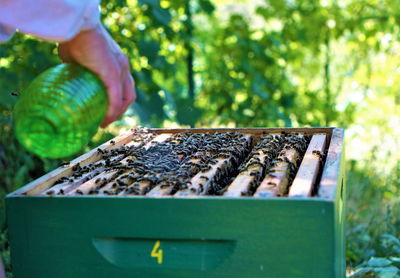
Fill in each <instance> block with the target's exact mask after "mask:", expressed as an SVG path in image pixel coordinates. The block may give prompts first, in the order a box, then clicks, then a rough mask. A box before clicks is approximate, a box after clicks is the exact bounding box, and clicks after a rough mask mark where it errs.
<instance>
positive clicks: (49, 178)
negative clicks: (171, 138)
mask: <svg viewBox="0 0 400 278" xmlns="http://www.w3.org/2000/svg"><path fill="white" fill-rule="evenodd" d="M135 131H136V129H133V130H130V131H128V132H126V133H124V134H121V135H119V136H117V137H115V138H114V139H112V140H110V141H108V142H106V143H104V144H102V145H100V146H99V147H97V148H95V149H93V150H91V151H89V152H87V153H85V154H83V155H81V156H79V157H78V158H76V159H74V160H72V161H71V162H70V164H69V165H68V166H61V167H59V168H57V169H55V170H53V171H51V172H50V173H48V174H46V175H44V176H42V177H40V178H38V179H36V180H34V181H32V182H30V183H29V184H27V185H26V186H24V187H23V188H21V189H19V190H17V191H15V192H14V194H17V195H18V194H26V195H37V194H40V192H42V191H44V190H46V189H48V188H49V187H50V186H52V185H53V183H54V182H55V181H56V180H58V179H59V178H61V177H65V176H69V175H71V174H72V167H73V166H74V165H77V164H78V163H79V164H80V165H81V166H85V165H88V164H90V163H94V162H96V161H98V160H99V159H101V155H100V154H99V153H98V152H97V149H98V148H101V149H104V150H112V149H115V148H118V147H120V146H122V145H124V144H126V143H128V142H129V141H131V140H132V139H133V138H134V137H135ZM111 141H113V144H112V143H111Z"/></svg>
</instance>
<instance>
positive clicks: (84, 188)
mask: <svg viewBox="0 0 400 278" xmlns="http://www.w3.org/2000/svg"><path fill="white" fill-rule="evenodd" d="M171 136H172V134H170V133H163V134H159V135H157V136H156V137H155V138H154V139H153V140H151V141H150V142H149V143H147V144H146V145H145V146H144V148H145V149H149V148H150V147H151V146H153V145H154V144H156V143H160V142H163V141H165V140H167V139H168V138H169V137H171ZM138 144H139V145H140V142H138ZM129 159H131V158H130V157H126V158H124V159H123V160H121V161H120V163H121V164H122V165H128V160H129ZM117 172H118V171H117V170H112V171H110V172H104V173H101V174H99V175H97V176H96V177H95V178H93V179H91V180H89V181H87V182H85V183H83V184H81V185H80V186H78V187H76V188H74V189H73V190H71V191H70V192H68V194H67V195H76V194H78V195H81V194H88V193H89V192H90V190H91V189H93V188H94V187H96V185H97V183H98V182H96V181H98V179H107V180H108V179H110V178H112V177H113V175H116V174H117ZM111 186H112V183H108V184H107V185H106V186H105V187H104V188H102V190H109V189H110V188H111ZM99 194H101V193H100V192H99Z"/></svg>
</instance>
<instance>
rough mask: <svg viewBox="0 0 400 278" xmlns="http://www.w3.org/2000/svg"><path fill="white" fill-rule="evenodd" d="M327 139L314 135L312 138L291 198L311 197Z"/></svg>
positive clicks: (291, 189) (293, 184)
mask: <svg viewBox="0 0 400 278" xmlns="http://www.w3.org/2000/svg"><path fill="white" fill-rule="evenodd" d="M326 137H327V136H326V134H314V135H313V137H312V138H311V142H310V144H309V145H308V148H307V151H306V153H305V155H304V158H303V161H302V162H301V165H300V168H299V170H298V172H297V175H296V177H295V179H294V180H293V183H292V186H291V187H290V190H289V197H295V198H306V197H310V196H311V193H312V190H313V186H314V184H315V180H316V178H317V176H318V173H319V168H320V165H321V158H322V155H323V153H324V150H325V144H326Z"/></svg>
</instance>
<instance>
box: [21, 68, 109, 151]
mask: <svg viewBox="0 0 400 278" xmlns="http://www.w3.org/2000/svg"><path fill="white" fill-rule="evenodd" d="M107 107H108V99H107V92H106V89H105V87H104V85H103V83H102V82H101V80H100V79H99V78H98V77H97V76H96V75H95V74H94V73H92V72H91V71H89V70H88V69H86V68H84V67H82V66H79V65H76V64H61V65H58V66H55V67H53V68H50V69H48V70H46V71H45V72H43V73H41V74H40V75H39V76H38V77H37V78H36V79H35V80H34V81H33V82H32V83H31V84H30V85H29V86H28V87H27V88H26V89H25V90H24V91H23V92H21V94H20V96H19V98H18V101H17V103H16V105H15V108H14V129H15V135H16V137H17V139H18V141H19V142H20V143H21V144H22V145H23V146H24V147H25V148H26V149H28V150H29V151H31V152H33V153H35V154H37V155H39V156H41V157H47V158H63V157H67V156H70V155H73V154H75V153H76V152H78V151H79V150H81V149H82V148H83V147H84V146H85V145H86V144H87V143H88V142H89V140H90V139H91V138H92V137H93V135H94V134H95V133H96V131H97V129H98V127H99V125H100V124H101V122H102V121H103V119H104V117H105V115H106V112H107Z"/></svg>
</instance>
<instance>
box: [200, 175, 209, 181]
mask: <svg viewBox="0 0 400 278" xmlns="http://www.w3.org/2000/svg"><path fill="white" fill-rule="evenodd" d="M200 179H204V180H206V181H208V180H209V179H210V178H209V177H207V176H200Z"/></svg>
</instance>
